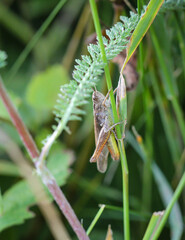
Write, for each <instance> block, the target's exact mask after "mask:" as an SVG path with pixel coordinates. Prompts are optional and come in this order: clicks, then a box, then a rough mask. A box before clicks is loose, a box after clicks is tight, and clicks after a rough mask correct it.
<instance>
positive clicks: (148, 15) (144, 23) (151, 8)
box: [121, 0, 164, 73]
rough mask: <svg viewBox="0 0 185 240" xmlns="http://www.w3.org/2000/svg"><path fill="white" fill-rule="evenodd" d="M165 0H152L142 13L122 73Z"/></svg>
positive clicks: (131, 39)
mask: <svg viewBox="0 0 185 240" xmlns="http://www.w3.org/2000/svg"><path fill="white" fill-rule="evenodd" d="M163 2H164V0H151V1H150V2H149V4H148V6H147V8H146V10H145V13H144V14H143V15H142V17H141V19H140V21H139V23H138V24H137V27H136V28H135V30H134V32H133V34H132V37H131V38H130V42H129V45H128V48H127V57H126V59H125V62H124V64H123V67H122V69H121V73H122V72H123V69H124V68H125V65H126V64H127V62H128V61H129V59H130V58H131V56H132V54H133V53H134V51H135V50H136V48H137V46H138V45H139V43H140V42H141V40H142V38H143V37H144V35H145V34H146V32H147V30H148V29H149V27H150V25H151V24H152V22H153V20H154V18H155V17H156V15H157V13H158V11H159V9H160V7H161V5H162V4H163Z"/></svg>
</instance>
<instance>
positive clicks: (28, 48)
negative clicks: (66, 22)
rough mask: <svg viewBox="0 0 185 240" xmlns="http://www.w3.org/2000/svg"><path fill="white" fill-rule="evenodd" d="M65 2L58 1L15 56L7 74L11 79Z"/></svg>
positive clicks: (64, 0)
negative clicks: (17, 55)
mask: <svg viewBox="0 0 185 240" xmlns="http://www.w3.org/2000/svg"><path fill="white" fill-rule="evenodd" d="M65 2H66V0H60V1H59V2H58V4H57V5H56V7H55V8H54V9H53V11H52V12H51V13H50V15H49V16H48V17H47V19H46V20H45V22H44V23H43V24H42V26H41V27H40V28H39V30H38V31H37V32H36V34H35V35H34V36H33V38H32V39H31V40H30V42H29V43H28V45H27V46H26V47H25V49H24V50H23V51H22V53H21V54H20V56H19V57H18V58H17V60H16V62H15V63H14V65H13V66H12V68H11V69H10V72H9V74H8V78H10V79H11V78H12V77H13V76H14V75H15V74H16V73H17V71H18V70H19V68H20V67H21V65H22V64H23V62H24V61H25V59H26V58H27V56H28V54H29V53H30V52H31V50H32V49H33V47H34V46H35V44H36V43H37V41H38V40H39V38H40V37H41V36H42V34H43V33H44V32H45V31H46V29H47V28H48V26H49V25H50V23H51V22H52V21H53V19H54V18H55V16H56V15H57V13H58V12H59V11H60V9H61V8H62V7H63V5H64V4H65Z"/></svg>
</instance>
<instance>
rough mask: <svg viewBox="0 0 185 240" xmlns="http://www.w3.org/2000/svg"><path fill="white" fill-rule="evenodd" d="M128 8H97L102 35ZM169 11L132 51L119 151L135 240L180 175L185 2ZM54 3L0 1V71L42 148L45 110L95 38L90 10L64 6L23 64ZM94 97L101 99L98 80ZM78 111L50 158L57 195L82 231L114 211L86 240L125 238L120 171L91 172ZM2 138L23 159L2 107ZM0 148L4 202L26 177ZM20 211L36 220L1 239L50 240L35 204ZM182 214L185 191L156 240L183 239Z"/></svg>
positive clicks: (105, 0)
mask: <svg viewBox="0 0 185 240" xmlns="http://www.w3.org/2000/svg"><path fill="white" fill-rule="evenodd" d="M128 2H129V3H130V5H129V6H128V4H125V3H124V1H109V0H100V1H98V9H99V16H100V22H101V24H102V28H110V27H111V26H112V25H113V24H114V23H116V22H117V21H118V19H119V15H120V14H121V15H126V16H129V12H130V10H131V9H130V7H132V9H136V8H137V1H134V0H133V1H132V0H130V1H128ZM141 2H142V1H141ZM143 2H144V3H145V4H147V3H148V1H143ZM166 2H167V3H166V4H165V5H164V6H163V7H162V9H161V11H160V13H159V14H158V16H157V17H156V19H155V21H154V23H153V24H152V27H151V29H150V30H149V31H148V33H147V34H146V36H145V38H144V39H143V41H142V45H141V46H140V47H139V49H138V50H137V52H136V55H135V60H136V63H137V64H136V65H137V66H136V67H134V70H135V71H136V72H137V73H138V75H139V81H138V84H137V87H136V88H135V89H134V90H132V91H129V92H128V94H127V96H128V120H127V127H126V139H125V144H126V154H127V160H128V165H129V173H130V174H129V179H130V182H129V189H130V209H131V215H130V219H131V236H132V239H141V238H142V236H143V234H144V231H145V229H146V226H147V223H148V221H149V219H150V216H151V214H152V213H153V212H154V211H160V210H163V209H165V206H166V204H167V202H168V201H169V200H170V198H171V192H170V191H174V189H175V188H176V186H177V184H178V182H179V180H180V177H181V176H182V173H183V171H184V166H185V164H184V163H185V151H184V140H183V139H184V136H185V132H183V131H182V129H183V128H182V126H181V125H184V120H183V114H184V110H185V95H184V89H185V24H184V22H185V11H184V1H166ZM174 2H175V3H174ZM57 3H58V1H56V0H53V1H44V0H27V1H25V0H22V1H18V0H1V2H0V49H1V50H4V51H5V52H6V53H7V55H8V59H7V66H6V67H5V68H3V69H1V75H2V78H3V80H4V84H5V86H6V87H7V89H8V91H9V94H10V96H11V99H12V101H13V102H14V103H15V105H16V107H17V109H18V111H19V113H20V114H21V117H22V119H23V120H24V122H25V124H26V125H27V127H28V128H29V130H30V132H31V134H32V136H33V138H34V140H35V141H36V143H37V146H38V147H39V149H41V147H42V141H43V140H44V139H45V138H46V136H47V135H48V134H49V133H51V132H52V125H54V123H55V121H54V117H53V113H52V111H53V106H54V105H55V102H56V99H57V94H58V93H59V89H60V85H62V84H65V83H68V82H69V80H70V79H72V71H73V69H74V67H73V65H74V63H75V59H76V58H80V56H81V55H82V54H87V50H86V49H87V42H88V41H89V40H88V39H89V36H91V39H92V34H94V27H93V21H92V17H91V14H90V8H89V4H88V1H85V0H68V1H66V3H65V4H64V6H63V7H62V8H61V10H60V11H59V13H58V14H57V15H56V16H55V17H54V19H53V20H52V22H51V24H50V25H49V26H48V27H47V29H46V31H45V32H44V33H43V34H42V35H41V37H40V38H39V39H38V41H37V42H35V43H34V44H33V47H32V48H31V49H30V50H31V51H30V53H29V54H28V56H27V57H25V56H26V55H24V53H25V52H23V51H24V49H25V48H27V49H29V46H30V45H29V42H30V40H31V39H32V38H33V36H34V35H35V34H36V33H37V31H38V29H39V28H40V26H41V25H42V24H43V22H44V21H45V19H47V17H48V16H49V14H50V13H51V12H52V10H53V9H54V7H55V6H56V4H57ZM21 57H23V59H22V60H23V61H22V64H21ZM24 57H25V59H24ZM110 69H111V75H112V81H113V86H114V87H116V86H117V82H118V78H119V67H118V65H117V64H116V63H110ZM97 88H98V90H100V91H102V92H103V93H106V91H107V90H106V84H105V79H104V77H102V79H101V81H100V82H99V85H98V86H97ZM174 99H175V100H174ZM84 109H85V111H86V113H87V114H86V115H85V116H84V118H83V121H81V122H70V123H69V126H70V129H71V131H72V134H71V135H68V134H67V133H63V134H62V136H60V137H59V139H58V141H57V143H56V144H55V145H54V146H53V148H52V151H51V154H50V156H49V160H51V161H52V159H55V161H54V162H53V166H54V168H56V165H55V164H57V166H59V165H61V166H59V167H58V169H59V170H60V168H61V172H60V171H58V172H57V173H56V174H58V175H57V176H58V178H57V180H58V179H59V180H58V181H59V182H60V184H61V185H63V187H62V189H63V191H64V193H65V195H66V197H67V199H68V200H69V202H70V203H71V205H72V207H73V208H74V211H75V212H76V214H77V216H78V218H79V219H82V222H83V225H84V228H85V229H87V228H88V226H89V225H90V223H91V221H92V219H93V218H94V216H95V214H96V213H97V211H98V209H99V207H98V205H99V204H101V203H103V204H107V205H112V206H117V207H120V209H117V210H115V209H113V207H107V208H105V210H104V212H103V214H102V216H101V218H100V220H99V221H98V222H97V224H96V226H95V228H94V229H93V231H92V233H91V234H90V238H91V239H105V236H106V231H107V226H108V224H111V227H112V230H113V234H114V239H116V240H117V239H118V240H119V239H123V229H122V212H121V207H122V181H121V177H122V176H121V168H120V163H115V162H113V161H112V160H111V159H110V158H109V168H108V171H107V172H106V173H105V174H100V173H98V172H97V169H96V165H95V164H90V163H89V159H90V157H91V155H92V153H93V151H94V147H95V143H94V130H93V113H92V101H91V99H89V104H88V105H86V106H85V107H84ZM178 113H179V115H180V117H178V116H179V115H178ZM179 119H181V120H182V121H181V124H179ZM132 126H135V128H136V130H137V131H138V132H139V134H140V135H141V136H142V138H143V143H144V148H145V153H146V156H143V152H142V151H141V149H140V148H139V146H138V143H137V142H136V140H135V137H134V135H133V132H132V128H131V127H132ZM0 129H3V131H4V132H6V134H7V135H8V136H9V137H10V138H11V139H12V140H13V141H14V142H15V143H16V145H17V147H19V148H20V149H21V150H22V152H23V154H24V156H25V157H27V158H29V157H28V155H27V153H26V151H25V149H24V147H23V146H22V143H21V141H20V139H19V136H18V134H17V132H16V131H15V129H14V127H13V126H12V124H11V121H10V118H9V116H8V114H7V112H6V110H5V109H4V107H3V104H2V102H1V101H0ZM0 145H1V147H0V188H1V192H2V195H3V196H4V195H5V196H6V194H7V191H8V189H9V190H11V189H12V188H13V187H15V186H16V184H18V183H20V181H22V179H23V177H22V174H21V173H19V169H17V167H16V165H15V163H13V162H12V159H11V157H10V156H9V154H8V152H7V151H6V149H5V148H4V147H3V143H0ZM143 160H144V161H143ZM28 161H29V160H28ZM56 161H57V163H56ZM10 163H12V164H10ZM64 163H65V164H64ZM64 165H65V166H64ZM62 168H64V169H62ZM60 174H61V176H60ZM60 178H62V179H60ZM27 206H30V210H31V211H32V212H34V213H35V216H34V217H33V218H31V219H29V220H26V221H24V223H23V224H21V225H17V226H11V227H10V228H7V229H5V230H4V231H2V232H1V233H0V239H2V240H5V239H8V240H16V239H19V240H20V239H21V240H22V239H26V240H29V239H38V240H42V239H54V237H53V236H52V234H51V231H50V230H49V228H48V225H47V224H46V221H45V219H44V217H43V215H42V213H41V211H40V209H39V208H38V207H37V205H36V203H35V202H34V201H30V202H29V204H27ZM184 215H185V192H183V194H182V195H181V197H180V199H179V201H178V205H176V207H175V208H174V212H173V213H172V214H171V220H170V221H169V222H168V224H167V226H166V227H165V229H164V231H163V233H162V235H161V238H160V239H173V240H174V239H176V240H178V239H185V233H184V232H183V230H184V229H185V218H184ZM60 218H62V221H63V222H64V224H65V227H66V229H67V231H68V232H69V234H70V236H71V239H76V238H75V236H74V234H73V232H72V230H71V228H70V226H69V225H68V223H67V222H66V220H65V219H64V218H63V216H61V217H60Z"/></svg>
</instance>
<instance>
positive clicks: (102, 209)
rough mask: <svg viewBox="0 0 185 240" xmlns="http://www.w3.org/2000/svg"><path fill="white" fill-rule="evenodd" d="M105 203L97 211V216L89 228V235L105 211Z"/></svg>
mask: <svg viewBox="0 0 185 240" xmlns="http://www.w3.org/2000/svg"><path fill="white" fill-rule="evenodd" d="M104 208H105V205H101V207H100V209H99V211H98V212H97V214H96V216H95V217H94V219H93V221H92V223H91V224H90V226H89V227H88V229H87V232H86V233H87V235H88V236H89V234H90V233H91V231H92V230H93V228H94V226H95V224H96V223H97V221H98V219H99V218H100V216H101V215H102V213H103V211H104Z"/></svg>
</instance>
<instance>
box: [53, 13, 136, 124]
mask: <svg viewBox="0 0 185 240" xmlns="http://www.w3.org/2000/svg"><path fill="white" fill-rule="evenodd" d="M120 19H121V21H122V22H118V23H116V24H115V25H114V26H113V27H112V28H111V29H110V30H107V31H106V34H107V36H108V37H109V40H107V38H105V37H103V43H104V45H105V52H106V57H107V60H111V59H113V58H114V57H115V56H116V55H118V54H119V53H120V52H121V51H122V50H123V49H124V48H126V44H127V43H128V39H129V37H130V36H131V33H132V31H133V30H134V29H135V27H136V25H137V23H138V21H139V16H138V14H134V13H132V12H131V16H130V18H127V17H121V18H120ZM88 51H89V54H90V56H82V60H76V62H77V64H78V65H76V66H75V70H74V72H73V78H74V80H75V81H74V80H71V82H70V83H69V84H67V85H63V86H61V89H60V94H59V99H58V101H57V105H56V106H55V112H54V113H55V115H56V117H57V118H60V119H61V121H63V124H64V126H65V125H66V124H67V122H68V121H69V120H80V118H79V115H82V114H84V111H82V110H80V109H79V107H80V106H82V105H84V104H86V103H87V98H89V97H90V94H91V92H92V87H94V86H95V85H96V83H97V81H98V80H99V77H100V75H101V74H102V73H103V68H104V64H103V62H102V60H101V51H100V46H99V43H98V42H97V44H90V45H89V46H88Z"/></svg>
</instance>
